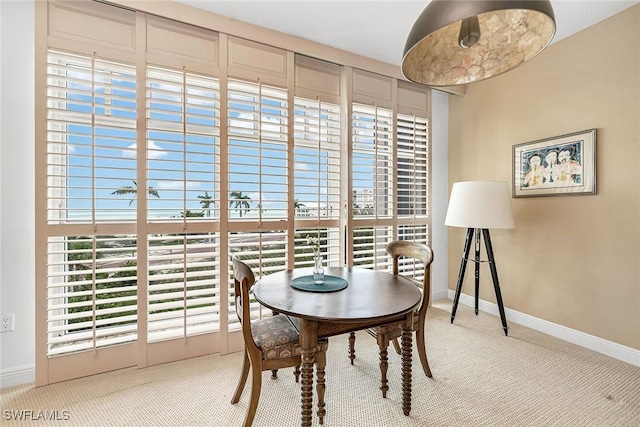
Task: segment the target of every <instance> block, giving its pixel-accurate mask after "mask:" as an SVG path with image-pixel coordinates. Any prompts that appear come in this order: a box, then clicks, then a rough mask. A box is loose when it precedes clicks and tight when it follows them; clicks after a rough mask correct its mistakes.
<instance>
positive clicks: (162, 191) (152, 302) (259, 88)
mask: <svg viewBox="0 0 640 427" xmlns="http://www.w3.org/2000/svg"><path fill="white" fill-rule="evenodd" d="M56 7H57V6H56ZM69 7H71V8H73V10H74V11H76V12H77V13H87V14H88V16H89V15H91V13H90V12H88V11H89V10H93V8H97V9H99V10H98V11H99V13H98V15H99V17H98V16H97V15H91V16H92V18H91V19H98V20H100V19H103V18H104V19H106V20H107V21H108V22H111V20H113V19H115V20H117V21H118V22H123V23H125V24H124V25H123V26H121V27H118V28H117V29H116V27H114V31H119V32H120V33H119V34H120V37H122V40H125V39H126V40H129V38H128V37H127V34H130V32H129V30H132V29H135V26H136V25H137V23H138V22H142V20H139V19H137V16H138V13H139V12H133V11H130V10H121V9H117V8H116V10H114V11H113V13H114V15H113V16H110V15H109V10H111V7H110V6H107V5H104V4H94V3H90V4H89V3H88V4H86V5H85V4H84V3H83V4H82V5H73V6H69ZM76 9H77V10H76ZM93 11H94V12H95V10H93ZM54 15H55V14H52V15H51V16H49V18H50V19H63V18H64V16H63V15H60V16H58V15H55V16H54ZM134 15H135V16H134ZM78 16H79V15H78ZM140 16H142V17H144V22H145V24H146V25H147V31H146V32H144V34H145V35H144V37H145V40H144V43H137V44H135V46H129V45H127V46H124V45H122V46H120V45H118V44H117V43H114V44H113V45H111V44H110V42H109V40H108V39H109V37H110V36H109V35H108V34H102V37H106V39H105V40H102V41H101V42H100V43H102V44H104V45H108V47H105V46H102V47H105V48H104V49H98V46H93V45H92V44H99V43H96V41H95V40H94V39H91V38H87V39H86V40H80V39H81V38H82V37H79V35H81V34H82V32H83V31H86V28H85V27H84V26H82V25H76V24H73V22H76V20H75V19H74V20H67V21H68V22H67V21H64V22H63V23H60V24H59V26H60V27H62V26H63V24H64V26H65V28H67V27H69V25H75V26H74V27H73V28H70V27H69V28H70V29H69V31H70V32H69V34H70V35H73V34H75V35H74V36H73V37H71V36H69V37H70V39H69V40H66V39H65V37H67V36H66V35H65V34H66V33H65V34H61V35H60V36H59V37H58V36H56V37H57V38H49V39H48V42H49V44H50V45H51V44H53V45H55V46H57V47H53V46H50V47H49V49H48V50H47V77H46V78H47V81H46V83H47V94H46V103H47V108H46V117H44V116H43V117H41V120H43V121H44V122H46V125H47V139H46V145H43V146H42V147H41V148H38V151H37V153H38V155H39V156H41V158H44V159H46V165H47V168H46V171H45V172H43V173H44V174H45V175H46V184H44V180H40V179H39V182H43V184H42V185H43V186H44V185H46V188H43V190H46V191H43V192H40V193H42V194H46V196H43V199H42V200H43V201H42V202H41V203H42V204H44V200H45V197H46V207H47V214H46V219H44V220H43V223H42V224H39V226H42V227H43V229H45V230H46V245H47V248H46V250H47V252H46V265H41V266H39V269H38V282H39V283H40V282H45V283H46V287H44V286H43V287H42V288H45V289H44V290H42V289H41V288H38V289H39V292H40V293H39V297H41V296H43V295H44V296H45V297H46V301H47V305H46V315H45V316H44V317H45V318H46V328H47V329H46V332H47V334H46V336H47V342H46V345H45V346H44V347H46V354H45V355H42V353H43V352H41V351H40V350H38V355H39V356H38V357H39V358H44V359H45V360H46V363H47V366H49V365H51V366H63V367H66V368H68V367H70V366H83V372H80V373H77V374H76V373H70V374H68V375H66V376H65V375H63V374H56V375H59V378H61V379H67V378H71V377H74V376H78V375H88V374H89V373H96V372H100V371H104V370H109V369H116V368H119V367H125V366H133V365H135V364H138V365H141V366H143V365H145V363H146V364H154V363H162V362H164V361H169V360H177V359H179V358H183V357H191V356H197V355H201V354H207V353H211V352H216V351H225V352H226V351H233V350H235V349H236V348H235V347H234V345H235V343H236V341H237V340H238V336H239V334H238V329H239V323H238V320H237V316H236V313H235V295H234V294H233V283H232V275H231V268H232V265H231V263H230V262H229V261H230V259H231V257H232V256H237V257H239V258H240V259H242V260H243V261H245V262H246V263H247V264H248V265H249V266H250V267H251V268H252V269H253V270H254V272H255V273H256V276H257V277H258V278H259V277H261V276H265V275H268V274H271V273H273V272H276V271H280V270H282V269H285V268H290V267H311V266H312V258H313V256H312V250H311V248H310V247H309V245H308V244H307V237H308V236H313V237H318V238H319V240H320V250H321V254H322V256H323V258H324V262H325V265H327V266H341V265H355V266H358V267H363V268H375V269H387V270H389V269H390V268H391V262H390V259H389V257H388V256H387V254H386V251H385V247H386V245H387V243H388V242H389V241H391V240H394V239H411V240H419V241H426V242H428V241H429V227H428V216H429V169H428V167H429V157H428V156H429V144H428V142H429V141H428V120H427V119H426V118H425V116H426V114H413V113H412V114H406V111H405V109H406V108H405V107H407V106H410V105H411V104H412V102H414V101H415V100H416V99H417V100H418V101H419V102H418V103H420V102H422V101H424V104H425V105H426V101H427V95H426V94H425V93H424V92H420V91H421V90H422V89H419V90H418V89H416V88H413V87H412V86H410V85H403V86H402V91H400V90H397V91H394V90H387V89H391V88H393V87H394V85H396V86H397V85H398V82H397V81H396V80H395V79H392V78H388V77H384V76H376V75H374V74H372V73H367V72H364V71H363V72H360V71H359V72H357V73H356V72H353V73H350V72H349V71H348V70H347V69H345V67H342V66H339V65H336V64H329V63H324V62H322V61H319V60H316V59H313V58H308V57H303V56H301V55H291V54H290V53H289V52H285V51H283V50H281V49H277V48H274V47H270V46H264V45H261V44H259V43H257V42H252V41H247V40H242V39H238V38H234V37H220V35H219V34H218V33H216V32H213V31H209V30H204V29H201V28H198V29H196V28H192V27H189V26H187V25H183V24H180V23H177V22H173V21H168V20H163V19H161V18H157V17H151V16H147V15H145V14H140ZM63 20H64V19H63ZM100 22H101V21H100ZM167 37H171V38H172V40H173V38H175V43H171V44H167V43H166V38H167ZM221 40H226V42H227V46H226V49H227V51H228V52H229V55H230V56H229V57H228V58H227V59H228V60H229V61H228V62H229V64H227V68H226V70H223V69H221V68H222V66H223V65H221V63H222V62H224V61H219V58H218V56H217V53H218V52H219V51H220V49H219V48H220V44H221V43H222V41H221ZM60 46H62V47H60ZM141 46H144V49H142V50H144V51H137V50H136V49H138V48H139V47H141ZM179 46H189V47H190V50H189V51H188V52H184V51H182V49H180V48H179ZM138 50H140V49H138ZM95 51H100V54H98V53H87V52H95ZM81 52H84V53H81ZM234 52H235V53H234ZM256 53H264V56H260V55H258V56H259V60H257V59H256V58H257V57H258V56H256V55H255V54H256ZM291 60H293V61H294V64H293V67H291V65H292V64H290V63H288V62H287V61H291ZM243 61H244V62H243ZM274 64H275V65H274ZM283 70H284V71H283ZM291 70H293V72H290V71H291ZM351 74H352V75H353V76H355V75H356V74H357V79H358V80H357V83H356V80H353V81H351V82H349V81H348V80H347V76H349V75H351ZM222 76H224V77H222ZM355 78H356V77H354V79H355ZM356 87H357V88H358V90H359V92H357V91H356ZM372 87H373V88H385V90H384V91H383V92H384V93H386V94H394V93H395V94H396V95H397V97H399V98H402V97H403V96H405V95H406V94H407V93H409V92H411V91H413V92H411V95H407V96H406V98H407V99H406V100H405V101H406V102H405V104H402V106H401V105H400V102H399V101H400V99H398V100H394V99H391V98H384V96H386V95H384V93H383V94H382V95H380V94H378V95H380V96H378V95H375V94H374V95H371V97H370V94H371V91H370V89H371V88H372ZM398 87H399V86H398ZM345 90H351V91H352V95H353V96H352V99H353V101H354V102H353V103H351V105H348V104H347V103H346V102H344V99H345V98H346V94H345ZM356 92H357V96H356ZM400 92H402V93H400ZM396 95H393V96H396ZM369 97H370V99H369ZM378 101H380V102H378ZM399 111H400V112H401V113H400V112H399ZM420 111H422V110H420ZM349 214H352V215H349ZM45 221H46V223H45ZM42 264H45V262H42ZM40 267H41V268H40ZM401 270H402V271H403V272H405V273H410V274H414V275H416V276H419V275H420V274H423V272H421V271H420V270H419V269H417V268H416V266H415V265H413V264H410V263H403V264H401ZM251 311H252V316H254V318H259V317H261V316H268V315H271V313H270V311H269V310H266V309H264V308H263V307H260V305H259V304H257V303H256V302H254V303H253V304H252V306H251ZM40 348H43V347H40ZM98 354H100V355H101V357H95V356H96V355H98ZM53 356H56V357H53ZM76 361H78V363H76ZM112 361H113V363H112ZM92 364H95V365H96V367H95V368H93V367H91V368H86V369H85V368H84V367H87V366H88V365H92ZM51 371H55V369H52V370H51Z"/></svg>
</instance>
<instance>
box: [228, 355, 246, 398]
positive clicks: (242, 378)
mask: <svg viewBox="0 0 640 427" xmlns="http://www.w3.org/2000/svg"><path fill="white" fill-rule="evenodd" d="M249 365H250V364H249V356H247V351H246V350H245V351H244V359H243V360H242V373H241V374H240V380H239V381H238V386H237V387H236V392H235V393H234V394H233V397H232V398H231V403H238V401H239V400H240V395H241V394H242V391H243V390H244V386H245V384H246V383H247V376H248V374H249Z"/></svg>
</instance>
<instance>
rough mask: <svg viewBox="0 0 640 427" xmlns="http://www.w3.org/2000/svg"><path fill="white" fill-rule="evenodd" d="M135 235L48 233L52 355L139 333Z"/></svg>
mask: <svg viewBox="0 0 640 427" xmlns="http://www.w3.org/2000/svg"><path fill="white" fill-rule="evenodd" d="M135 247H136V242H135V238H131V237H125V236H93V237H87V236H59V237H55V236H52V237H49V245H48V262H49V268H48V285H47V289H48V295H49V298H48V316H47V325H48V328H47V336H48V355H49V356H53V355H58V354H64V353H71V352H76V351H81V350H90V349H96V348H99V347H105V346H109V345H114V344H122V343H126V342H132V341H135V340H136V339H137V306H136V304H137V296H136V295H137V278H136V259H135V256H134V255H133V254H135Z"/></svg>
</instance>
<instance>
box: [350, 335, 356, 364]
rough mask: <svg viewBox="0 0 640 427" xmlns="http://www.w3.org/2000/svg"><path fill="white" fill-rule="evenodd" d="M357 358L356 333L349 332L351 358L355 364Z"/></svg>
mask: <svg viewBox="0 0 640 427" xmlns="http://www.w3.org/2000/svg"><path fill="white" fill-rule="evenodd" d="M355 358H356V333H355V332H349V359H351V364H352V365H353V359H355Z"/></svg>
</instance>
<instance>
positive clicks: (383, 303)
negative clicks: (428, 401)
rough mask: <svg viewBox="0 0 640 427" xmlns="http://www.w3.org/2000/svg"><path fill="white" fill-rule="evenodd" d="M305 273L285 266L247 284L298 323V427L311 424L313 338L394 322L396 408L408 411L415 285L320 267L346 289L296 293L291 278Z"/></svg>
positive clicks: (371, 272) (386, 275)
mask: <svg viewBox="0 0 640 427" xmlns="http://www.w3.org/2000/svg"><path fill="white" fill-rule="evenodd" d="M309 275H312V269H311V268H302V269H294V270H285V271H281V272H278V273H274V274H270V275H268V276H264V277H262V278H261V279H260V280H259V281H258V282H257V283H256V284H255V285H254V286H253V288H252V290H253V295H254V297H255V298H256V300H257V301H258V302H259V303H260V304H262V305H264V306H265V307H267V308H270V309H272V310H273V311H274V312H278V313H282V314H285V315H287V316H289V317H291V318H293V319H294V320H295V323H296V324H297V325H298V328H299V333H300V347H301V351H302V362H301V383H302V385H301V393H302V411H301V412H302V423H301V425H302V426H303V427H306V426H310V425H311V416H312V401H313V363H314V355H315V351H316V348H317V345H318V338H322V337H330V336H334V335H339V334H343V333H346V332H351V331H356V330H360V329H366V328H371V327H374V326H379V325H383V324H386V323H391V322H396V321H401V322H402V337H401V348H402V352H401V353H402V354H401V355H402V409H403V412H404V414H405V415H409V412H410V411H411V345H412V343H411V341H412V336H411V334H412V326H413V324H412V322H413V309H414V308H415V307H417V306H418V305H419V304H420V301H421V298H422V295H421V293H420V291H419V290H418V288H417V287H416V286H415V285H414V284H413V283H412V282H411V281H409V280H408V279H406V278H404V277H402V276H396V275H393V274H391V273H387V272H383V271H377V270H369V269H364V268H358V267H329V268H326V269H325V275H327V276H334V277H338V278H342V279H344V280H346V281H347V287H346V288H345V289H342V290H339V291H336V292H313V291H302V290H298V289H296V288H294V287H293V286H291V282H292V280H294V279H296V278H299V277H303V276H309ZM318 286H319V287H321V286H322V285H318ZM319 289H321V288H319Z"/></svg>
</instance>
